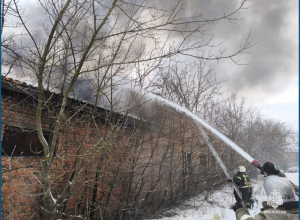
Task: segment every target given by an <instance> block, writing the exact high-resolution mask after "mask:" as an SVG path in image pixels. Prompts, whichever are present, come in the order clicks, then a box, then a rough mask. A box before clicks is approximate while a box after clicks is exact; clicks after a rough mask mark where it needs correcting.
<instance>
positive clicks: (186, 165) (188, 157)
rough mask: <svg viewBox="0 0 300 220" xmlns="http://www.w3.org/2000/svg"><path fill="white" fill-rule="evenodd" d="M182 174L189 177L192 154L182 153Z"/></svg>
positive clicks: (188, 152) (189, 152)
mask: <svg viewBox="0 0 300 220" xmlns="http://www.w3.org/2000/svg"><path fill="white" fill-rule="evenodd" d="M183 159H184V173H185V174H186V175H191V174H192V173H193V172H192V152H191V151H185V152H184V158H183Z"/></svg>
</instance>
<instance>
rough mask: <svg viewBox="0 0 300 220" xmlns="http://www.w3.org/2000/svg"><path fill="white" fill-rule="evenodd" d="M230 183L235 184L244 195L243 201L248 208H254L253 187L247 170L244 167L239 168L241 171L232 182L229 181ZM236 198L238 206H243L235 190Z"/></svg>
mask: <svg viewBox="0 0 300 220" xmlns="http://www.w3.org/2000/svg"><path fill="white" fill-rule="evenodd" d="M228 181H229V182H232V181H233V182H234V183H235V184H236V185H237V187H238V188H239V189H240V191H241V194H242V199H243V201H244V203H245V204H246V206H247V208H251V207H252V206H253V203H254V201H253V198H252V185H251V182H250V179H249V177H248V174H247V173H246V168H245V167H244V166H239V171H238V172H237V173H236V174H235V175H234V176H233V178H232V180H231V179H228ZM233 193H234V197H235V200H236V204H238V203H239V204H242V201H241V199H240V197H239V196H238V194H237V192H236V191H235V190H234V192H233Z"/></svg>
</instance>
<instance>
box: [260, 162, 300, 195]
mask: <svg viewBox="0 0 300 220" xmlns="http://www.w3.org/2000/svg"><path fill="white" fill-rule="evenodd" d="M260 171H261V174H263V173H266V174H267V176H272V175H276V176H279V177H281V178H283V179H285V180H287V181H289V182H290V183H291V184H292V186H293V187H294V190H295V193H296V195H297V196H299V186H297V185H295V184H294V183H293V182H291V181H290V180H289V179H288V178H287V176H286V175H285V174H284V173H283V172H281V171H280V170H277V169H276V168H275V166H274V164H273V163H271V162H266V163H264V165H263V166H262V169H261V170H260Z"/></svg>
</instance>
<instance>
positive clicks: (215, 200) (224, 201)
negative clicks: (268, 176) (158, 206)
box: [160, 173, 299, 220]
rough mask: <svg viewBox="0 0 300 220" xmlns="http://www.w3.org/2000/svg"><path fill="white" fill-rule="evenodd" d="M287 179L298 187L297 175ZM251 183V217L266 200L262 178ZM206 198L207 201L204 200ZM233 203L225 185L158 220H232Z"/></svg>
mask: <svg viewBox="0 0 300 220" xmlns="http://www.w3.org/2000/svg"><path fill="white" fill-rule="evenodd" d="M286 175H287V177H288V178H289V179H290V180H291V181H292V182H293V183H295V184H297V185H299V173H286ZM252 182H253V185H252V186H253V198H254V200H255V201H256V203H255V207H254V208H253V209H252V210H249V212H250V215H251V216H253V217H254V216H255V215H256V214H257V213H259V212H260V208H261V207H262V205H261V203H262V201H265V200H266V195H265V193H264V189H263V178H262V176H261V177H259V178H258V179H257V180H255V181H252ZM205 197H207V198H208V199H207V201H206V200H205V199H204V198H205ZM233 203H235V199H234V196H233V188H232V186H230V184H229V183H228V185H226V186H225V187H224V188H223V189H221V190H218V191H216V192H214V193H212V194H208V193H204V194H201V195H199V196H196V197H193V198H191V199H190V200H188V201H186V202H185V203H183V204H181V205H180V206H178V207H176V208H173V209H170V210H168V211H166V212H165V213H164V214H166V213H173V214H174V213H176V215H174V216H173V217H165V218H162V219H160V220H194V219H201V220H234V219H236V218H235V213H234V211H233V210H231V209H229V207H230V205H231V204H233Z"/></svg>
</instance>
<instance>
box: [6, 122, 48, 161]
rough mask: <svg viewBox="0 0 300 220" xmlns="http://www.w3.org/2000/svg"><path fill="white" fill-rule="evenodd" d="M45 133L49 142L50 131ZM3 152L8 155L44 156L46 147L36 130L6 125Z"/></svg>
mask: <svg viewBox="0 0 300 220" xmlns="http://www.w3.org/2000/svg"><path fill="white" fill-rule="evenodd" d="M43 134H44V137H45V139H46V141H47V142H48V143H49V137H50V133H49V132H46V131H43ZM1 154H2V156H7V157H21V156H44V149H43V146H42V144H41V142H40V140H39V138H38V135H37V132H36V131H35V130H31V129H21V128H17V127H11V126H6V127H5V131H4V134H3V140H2V143H1Z"/></svg>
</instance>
